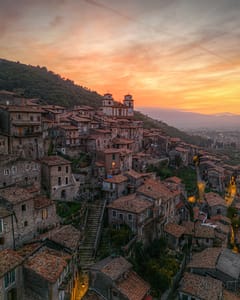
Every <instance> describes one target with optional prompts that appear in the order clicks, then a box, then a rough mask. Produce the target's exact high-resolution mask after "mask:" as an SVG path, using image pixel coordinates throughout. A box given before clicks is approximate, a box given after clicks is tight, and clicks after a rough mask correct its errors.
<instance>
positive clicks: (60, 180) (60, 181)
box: [58, 177, 62, 185]
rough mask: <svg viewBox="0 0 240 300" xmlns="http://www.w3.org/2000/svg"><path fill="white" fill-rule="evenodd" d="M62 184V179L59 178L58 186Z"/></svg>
mask: <svg viewBox="0 0 240 300" xmlns="http://www.w3.org/2000/svg"><path fill="white" fill-rule="evenodd" d="M61 184H62V178H61V177H58V185H61Z"/></svg>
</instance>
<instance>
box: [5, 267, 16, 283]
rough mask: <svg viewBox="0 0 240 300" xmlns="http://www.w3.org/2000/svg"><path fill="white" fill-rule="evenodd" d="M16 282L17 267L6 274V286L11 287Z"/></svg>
mask: <svg viewBox="0 0 240 300" xmlns="http://www.w3.org/2000/svg"><path fill="white" fill-rule="evenodd" d="M14 282H15V269H14V270H12V271H10V272H8V273H7V274H5V275H4V285H5V288H7V287H9V286H10V285H11V284H13V283H14Z"/></svg>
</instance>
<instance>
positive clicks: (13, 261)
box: [0, 249, 23, 278]
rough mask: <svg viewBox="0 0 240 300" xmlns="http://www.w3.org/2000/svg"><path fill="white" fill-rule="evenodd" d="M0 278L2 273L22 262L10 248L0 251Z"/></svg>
mask: <svg viewBox="0 0 240 300" xmlns="http://www.w3.org/2000/svg"><path fill="white" fill-rule="evenodd" d="M0 262H1V263H0V278H1V277H3V275H4V274H6V273H7V272H9V271H11V270H12V269H14V268H16V267H17V266H18V265H20V264H21V263H22V262H23V259H22V257H21V256H20V255H18V254H17V252H15V251H13V250H12V249H5V250H2V251H0Z"/></svg>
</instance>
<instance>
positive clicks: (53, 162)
mask: <svg viewBox="0 0 240 300" xmlns="http://www.w3.org/2000/svg"><path fill="white" fill-rule="evenodd" d="M42 163H44V164H46V165H48V166H58V165H67V164H68V165H69V164H70V163H71V162H70V161H69V160H66V159H65V158H63V157H61V156H58V155H51V156H45V157H44V158H43V159H42Z"/></svg>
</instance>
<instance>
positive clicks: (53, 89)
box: [0, 60, 101, 107]
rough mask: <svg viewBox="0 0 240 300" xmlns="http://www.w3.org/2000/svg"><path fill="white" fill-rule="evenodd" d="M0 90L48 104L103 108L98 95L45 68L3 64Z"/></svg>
mask: <svg viewBox="0 0 240 300" xmlns="http://www.w3.org/2000/svg"><path fill="white" fill-rule="evenodd" d="M0 90H7V91H13V92H17V93H20V94H22V95H23V96H24V97H26V98H29V97H30V98H40V99H42V100H45V101H46V102H47V103H49V104H59V105H64V106H72V105H74V104H75V105H76V104H84V105H91V106H94V107H98V106H100V105H101V96H100V95H99V94H97V93H96V92H93V91H90V90H88V89H87V88H84V87H82V86H79V85H76V84H74V82H73V81H71V80H69V79H64V78H62V77H61V76H60V75H57V74H54V73H53V72H52V71H48V70H47V68H46V67H39V66H37V67H34V66H30V65H25V64H21V63H18V62H17V63H16V62H11V61H7V60H0Z"/></svg>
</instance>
